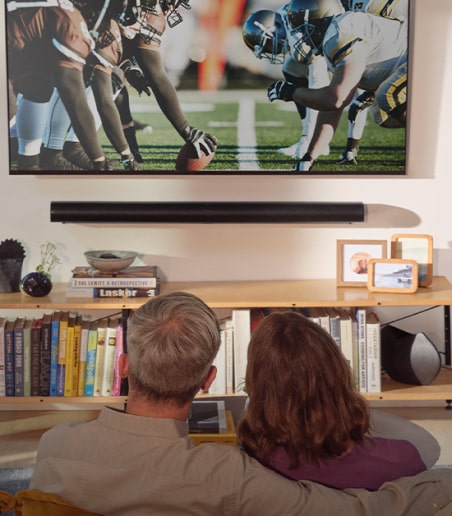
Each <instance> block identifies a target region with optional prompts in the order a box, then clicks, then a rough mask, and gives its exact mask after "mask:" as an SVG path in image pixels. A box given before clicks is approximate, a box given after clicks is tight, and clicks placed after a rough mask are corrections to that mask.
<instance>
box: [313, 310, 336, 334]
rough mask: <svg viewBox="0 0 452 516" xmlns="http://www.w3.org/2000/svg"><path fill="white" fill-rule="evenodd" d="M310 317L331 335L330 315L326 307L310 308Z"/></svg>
mask: <svg viewBox="0 0 452 516" xmlns="http://www.w3.org/2000/svg"><path fill="white" fill-rule="evenodd" d="M309 317H310V319H311V320H313V321H314V322H315V323H317V324H318V325H319V326H320V327H321V328H323V329H324V330H325V331H326V332H327V333H329V334H330V335H331V330H330V316H329V314H328V312H327V310H326V308H324V307H312V308H309Z"/></svg>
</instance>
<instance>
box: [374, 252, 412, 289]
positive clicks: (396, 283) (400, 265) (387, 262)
mask: <svg viewBox="0 0 452 516" xmlns="http://www.w3.org/2000/svg"><path fill="white" fill-rule="evenodd" d="M417 287H418V263H417V262H416V260H401V259H398V258H387V259H383V260H379V259H375V258H373V259H372V260H369V273H368V279H367V288H368V289H369V290H370V291H371V292H392V293H394V292H397V293H403V294H412V293H413V292H416V290H417Z"/></svg>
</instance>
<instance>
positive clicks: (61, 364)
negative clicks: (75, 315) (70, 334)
mask: <svg viewBox="0 0 452 516" xmlns="http://www.w3.org/2000/svg"><path fill="white" fill-rule="evenodd" d="M68 318H69V313H68V312H62V313H61V317H60V328H59V334H58V371H57V389H56V392H57V396H64V379H65V376H66V339H67V324H68Z"/></svg>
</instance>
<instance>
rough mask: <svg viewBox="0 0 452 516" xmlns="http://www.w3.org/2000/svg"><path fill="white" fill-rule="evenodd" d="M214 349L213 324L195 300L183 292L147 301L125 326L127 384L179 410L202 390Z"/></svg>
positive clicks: (211, 316)
mask: <svg viewBox="0 0 452 516" xmlns="http://www.w3.org/2000/svg"><path fill="white" fill-rule="evenodd" d="M219 347H220V332H219V326H218V320H217V318H216V316H215V314H214V312H213V311H212V310H211V309H210V308H209V307H208V306H207V305H206V304H205V303H204V302H203V301H202V300H201V299H199V298H198V297H196V296H194V295H193V294H189V293H187V292H174V293H171V294H167V295H161V296H157V297H155V298H152V299H150V300H149V301H148V302H146V303H145V304H144V305H142V306H141V307H140V308H139V309H138V310H137V311H136V312H134V313H133V315H132V317H131V320H130V321H129V325H128V331H127V354H128V359H129V382H130V385H131V386H132V385H133V387H134V388H135V389H136V390H138V391H139V392H140V393H141V394H142V395H144V396H146V397H147V398H149V399H151V400H153V401H157V402H166V403H173V404H177V405H179V406H181V405H183V404H185V403H187V402H188V401H191V399H192V398H193V397H194V396H195V394H196V393H197V392H198V390H199V389H200V387H201V386H202V383H203V382H204V380H205V379H206V377H207V374H208V372H209V369H210V367H211V365H212V362H213V360H214V358H215V356H216V354H217V353H218V349H219Z"/></svg>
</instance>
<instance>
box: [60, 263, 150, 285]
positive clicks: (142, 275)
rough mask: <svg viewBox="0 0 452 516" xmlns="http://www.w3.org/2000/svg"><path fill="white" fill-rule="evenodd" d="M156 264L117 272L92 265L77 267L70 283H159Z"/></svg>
mask: <svg viewBox="0 0 452 516" xmlns="http://www.w3.org/2000/svg"><path fill="white" fill-rule="evenodd" d="M159 281H160V280H159V277H158V268H157V266H156V265H142V266H135V267H133V266H132V267H128V268H127V269H124V270H123V271H120V272H117V273H115V274H109V273H102V272H100V271H98V270H97V269H93V268H92V267H75V269H73V271H72V278H71V281H70V284H71V285H72V287H83V288H86V287H114V288H118V287H147V288H156V287H157V286H158V284H159Z"/></svg>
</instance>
